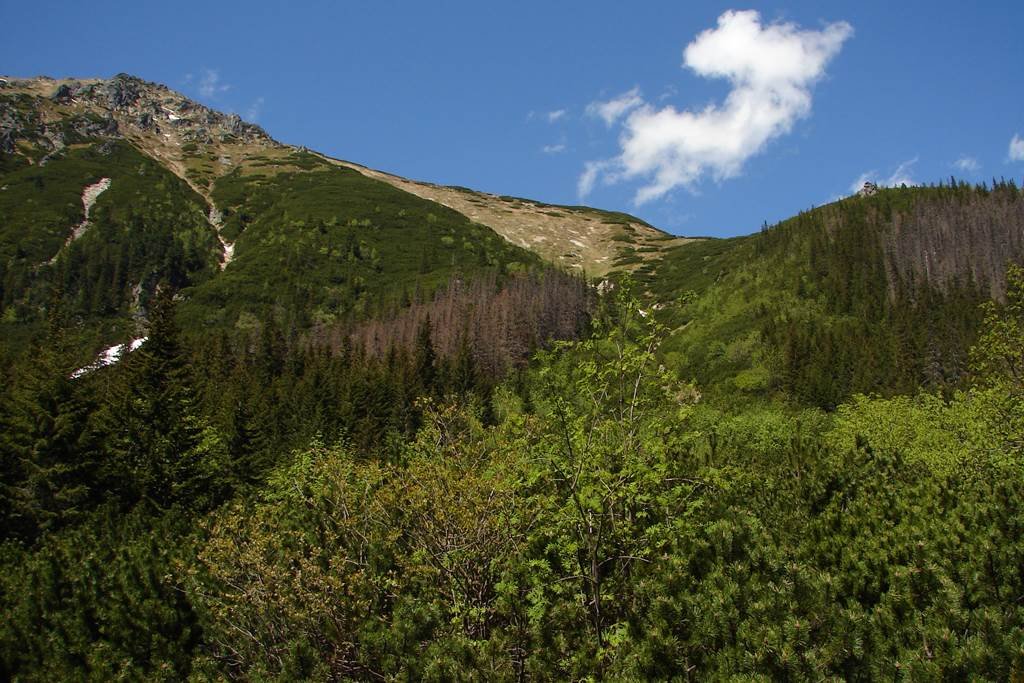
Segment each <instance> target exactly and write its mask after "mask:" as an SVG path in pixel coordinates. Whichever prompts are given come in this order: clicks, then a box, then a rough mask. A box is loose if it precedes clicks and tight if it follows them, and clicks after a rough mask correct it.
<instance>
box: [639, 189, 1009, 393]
mask: <svg viewBox="0 0 1024 683" xmlns="http://www.w3.org/2000/svg"><path fill="white" fill-rule="evenodd" d="M1022 226H1024V198H1022V197H1021V193H1020V191H1019V190H1018V188H1017V187H1016V186H1015V185H1014V184H1013V183H1012V182H1008V183H1005V182H1004V183H1002V184H997V185H996V186H994V187H972V186H969V185H966V184H963V183H953V184H947V185H938V186H933V187H915V188H902V189H883V190H881V191H879V193H878V194H876V195H874V196H852V197H848V198H846V199H842V200H840V201H838V202H835V203H832V204H829V205H827V206H823V207H820V208H816V209H812V210H810V211H807V212H802V213H801V214H800V215H798V216H796V217H794V218H791V219H789V220H786V221H783V222H781V223H779V224H778V225H775V226H771V227H768V226H766V227H765V229H764V230H763V231H762V232H760V233H758V234H754V235H750V236H746V237H739V238H733V239H728V240H706V241H703V242H700V243H697V244H693V245H686V246H683V247H679V248H676V249H673V250H672V251H671V252H669V253H668V254H666V255H665V257H664V258H663V259H661V260H659V261H657V262H656V263H654V264H652V265H650V266H645V267H644V268H642V269H641V270H639V271H638V272H637V274H636V279H637V281H638V283H639V284H640V285H642V286H643V287H644V288H645V289H648V290H650V292H651V294H652V295H653V299H654V302H655V303H654V304H653V305H654V307H655V308H658V309H661V310H660V313H659V317H660V318H661V319H663V320H664V322H665V323H666V325H668V326H669V327H670V329H671V330H673V331H672V333H671V335H670V336H669V338H668V339H667V340H666V343H665V345H664V349H665V353H666V355H667V356H668V357H669V358H671V359H673V365H675V366H677V367H679V368H680V371H681V372H682V374H683V375H684V376H686V377H690V378H695V379H697V380H698V381H699V383H700V384H701V385H702V386H707V387H711V388H712V391H714V392H717V393H719V394H720V395H727V396H730V397H731V400H735V399H736V398H737V397H739V396H747V397H751V398H753V397H760V398H764V397H767V396H771V395H775V396H785V397H789V398H797V399H800V400H802V401H805V402H807V403H809V404H811V405H817V406H821V407H824V408H829V409H832V408H834V407H835V406H836V405H838V404H839V403H840V402H842V401H843V400H845V399H847V398H849V397H850V396H852V395H853V394H855V393H865V394H867V393H875V394H882V395H892V394H896V393H913V392H914V391H916V390H917V389H918V388H919V387H922V386H923V387H928V388H931V389H943V390H946V391H951V390H952V389H953V388H955V387H959V386H962V385H963V382H964V381H965V379H966V376H967V365H968V350H969V349H970V347H971V345H972V344H973V343H974V339H975V334H976V330H977V327H978V325H979V323H980V311H979V308H978V307H979V305H980V304H981V303H983V302H984V301H987V300H989V299H990V298H991V299H996V300H1002V299H1003V298H1004V297H1005V290H1006V279H1005V277H1006V276H1005V272H1006V266H1007V264H1012V263H1017V264H1019V263H1021V262H1024V229H1022ZM684 295H685V296H687V297H688V298H687V299H686V301H685V303H684V305H683V306H679V305H676V302H678V301H679V299H680V297H681V296H684Z"/></svg>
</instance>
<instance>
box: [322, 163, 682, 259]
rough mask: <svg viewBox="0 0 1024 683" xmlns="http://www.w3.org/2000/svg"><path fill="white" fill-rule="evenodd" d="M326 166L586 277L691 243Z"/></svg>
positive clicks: (563, 209)
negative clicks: (375, 182) (427, 204)
mask: <svg viewBox="0 0 1024 683" xmlns="http://www.w3.org/2000/svg"><path fill="white" fill-rule="evenodd" d="M324 158H327V157H324ZM330 161H332V162H333V163H337V164H341V165H344V166H346V167H348V168H354V169H356V170H357V171H359V172H360V173H363V174H365V175H368V176H370V177H371V178H376V179H379V180H383V181H384V182H386V183H389V184H391V185H393V186H395V187H398V188H400V189H402V190H405V191H406V192H410V193H412V194H415V195H416V196H418V197H423V198H425V199H429V200H431V201H434V202H437V203H439V204H443V205H444V206H447V207H449V208H452V209H454V210H456V211H458V212H459V213H462V214H463V215H465V216H468V217H469V218H470V219H471V220H473V221H476V222H478V223H482V224H484V225H486V226H488V227H489V228H491V229H492V230H494V231H495V232H496V233H498V234H499V235H501V236H502V237H504V238H505V239H507V240H508V241H509V242H511V243H513V244H516V245H519V246H520V247H523V248H524V249H529V250H530V251H533V252H535V253H537V254H538V255H540V256H541V258H543V259H545V260H546V261H548V262H550V263H554V264H556V265H559V266H562V267H565V268H570V269H579V270H580V271H582V272H583V273H585V274H586V275H588V276H590V277H600V276H603V275H606V274H608V273H610V272H613V271H629V270H633V269H634V268H636V267H639V266H640V265H642V264H644V263H648V262H650V261H652V260H656V259H657V258H658V257H659V255H661V254H662V253H664V251H665V250H667V249H670V248H672V247H674V246H678V245H680V244H686V243H687V242H690V241H691V240H690V239H687V238H685V237H674V236H672V235H669V234H667V233H664V232H662V231H661V230H658V229H657V228H654V227H653V226H651V225H648V224H647V223H645V222H644V221H642V220H640V219H638V218H635V217H633V216H630V215H628V214H622V213H616V212H611V211H601V210H600V209H593V208H590V207H585V206H560V205H553V204H544V203H541V202H536V201H533V200H531V199H522V198H519V197H508V196H499V195H493V194H487V193H485V192H475V191H473V190H469V189H466V188H462V187H449V186H445V185H434V184H431V183H423V182H416V181H412V180H407V179H405V178H400V177H398V176H394V175H391V174H389V173H383V172H381V171H375V170H373V169H369V168H366V167H364V166H359V165H358V164H353V163H351V162H347V161H340V160H336V159H331V160H330Z"/></svg>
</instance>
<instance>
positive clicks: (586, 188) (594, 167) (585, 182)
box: [576, 161, 610, 197]
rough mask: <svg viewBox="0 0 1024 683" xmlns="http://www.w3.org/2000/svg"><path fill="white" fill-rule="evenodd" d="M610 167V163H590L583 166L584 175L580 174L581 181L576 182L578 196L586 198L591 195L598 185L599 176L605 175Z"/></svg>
mask: <svg viewBox="0 0 1024 683" xmlns="http://www.w3.org/2000/svg"><path fill="white" fill-rule="evenodd" d="M609 165H610V162H608V161H588V162H586V163H585V164H583V173H581V174H580V177H579V180H577V181H576V194H578V195H579V196H580V197H586V196H587V195H588V194H590V192H591V190H593V189H594V185H595V184H596V183H597V178H598V176H599V175H600V174H601V173H604V172H605V170H606V169H607V168H608V166H609Z"/></svg>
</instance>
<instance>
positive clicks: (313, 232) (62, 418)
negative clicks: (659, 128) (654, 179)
mask: <svg viewBox="0 0 1024 683" xmlns="http://www.w3.org/2000/svg"><path fill="white" fill-rule="evenodd" d="M0 86H2V87H0V219H2V221H0V286H2V290H0V296H2V305H3V314H2V318H0V343H2V348H0V351H2V352H0V373H2V378H3V384H4V392H2V395H0V611H2V613H3V614H4V616H5V618H4V619H3V620H2V622H0V679H3V680H14V681H20V680H26V681H53V680H84V679H88V680H161V681H163V680H167V681H172V680H241V681H251V680H280V681H293V680H316V681H348V680H373V681H379V680H428V681H451V680H488V681H491V680H494V681H517V682H518V681H524V680H558V681H561V680H594V681H597V680H627V681H632V680H691V679H695V680H854V681H871V680H1018V679H1020V678H1021V676H1022V673H1024V650H1022V649H1021V644H1022V643H1024V600H1022V598H1021V596H1024V572H1022V567H1024V476H1022V472H1024V371H1022V368H1024V196H1022V194H1021V191H1020V189H1019V188H1018V187H1017V186H1016V185H1015V184H1014V183H1013V182H1012V181H1009V182H1008V181H1000V182H996V183H995V184H994V185H992V186H987V185H967V184H964V183H960V182H956V181H950V183H948V184H940V185H936V186H928V187H913V188H907V187H902V188H899V189H881V190H879V191H878V192H876V193H874V194H871V195H865V196H860V195H857V196H852V197H848V198H844V199H842V200H839V201H837V202H834V203H831V204H828V205H826V206H823V207H818V208H814V209H811V210H808V211H806V212H801V213H800V214H798V215H797V216H794V217H792V218H790V219H787V220H785V221H782V222H780V223H779V224H777V225H774V226H765V227H764V229H763V230H762V231H761V232H760V233H758V234H753V235H749V236H745V237H738V238H733V239H726V240H718V239H700V240H687V239H683V238H673V237H670V236H668V235H665V234H663V233H661V232H660V231H658V230H656V229H655V228H653V227H652V226H649V225H647V224H645V223H643V222H642V221H640V220H639V219H635V218H633V217H631V216H626V215H622V214H617V213H609V212H603V211H600V210H597V209H590V208H587V207H559V206H550V205H545V204H542V203H538V202H533V201H530V200H525V199H516V198H512V197H502V196H494V195H489V194H484V193H479V192H474V191H471V190H466V189H463V188H454V187H443V186H437V185H431V184H428V183H423V182H418V181H411V180H406V179H403V178H399V177H396V176H392V175H389V174H386V173H382V172H379V171H374V170H371V169H367V168H365V167H362V166H358V165H357V164H353V163H350V162H344V161H338V160H334V159H329V158H326V157H324V156H322V155H319V154H316V153H314V152H310V151H308V150H305V149H303V148H294V147H289V146H285V145H281V144H279V143H277V142H275V141H274V140H272V139H271V138H270V137H269V136H267V134H266V133H265V132H264V131H262V130H261V129H260V128H258V127H256V126H253V125H251V124H246V123H244V122H242V121H241V120H240V119H238V117H236V116H232V115H224V114H220V113H217V112H215V111H213V110H210V109H208V108H206V107H203V106H201V105H198V104H196V103H194V102H191V101H189V100H187V99H186V98H184V97H182V96H181V95H178V94H176V93H174V92H173V91H170V90H168V89H166V88H164V87H163V86H159V85H156V84H151V83H146V82H143V81H140V80H139V79H135V78H133V77H130V76H124V75H121V76H117V77H115V78H113V79H110V80H94V81H72V80H62V81H54V80H50V79H30V80H17V79H0ZM129 340H131V342H130V343H129ZM103 349H106V350H105V351H103ZM98 353H99V360H97V361H95V362H94V359H97V354H98ZM115 361H116V362H115Z"/></svg>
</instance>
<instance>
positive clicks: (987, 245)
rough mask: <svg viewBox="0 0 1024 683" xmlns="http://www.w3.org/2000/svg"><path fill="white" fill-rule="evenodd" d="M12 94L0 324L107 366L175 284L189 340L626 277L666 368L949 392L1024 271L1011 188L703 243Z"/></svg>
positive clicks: (57, 95) (248, 127)
mask: <svg viewBox="0 0 1024 683" xmlns="http://www.w3.org/2000/svg"><path fill="white" fill-rule="evenodd" d="M0 86H2V88H0V149H2V150H3V152H4V154H3V155H2V157H0V158H2V166H0V170H2V176H0V210H2V212H3V216H4V219H5V220H4V223H3V225H2V226H0V268H2V272H0V276H2V277H0V282H2V285H0V286H2V291H0V295H2V305H3V317H2V320H3V323H2V328H0V329H2V330H4V334H5V336H6V337H7V338H9V339H12V340H16V339H19V338H21V339H23V338H24V335H25V334H26V333H25V329H27V328H26V325H25V323H29V326H28V327H29V328H30V327H31V323H32V322H33V321H39V320H41V317H40V313H39V312H40V311H41V310H42V309H43V308H44V307H45V305H46V302H47V301H48V297H51V296H52V295H53V294H52V293H53V292H54V291H59V292H60V296H61V297H62V299H63V300H65V301H68V302H70V303H71V305H72V307H73V309H74V311H75V312H76V314H77V315H79V316H80V317H83V319H85V320H87V321H91V322H92V323H93V326H94V328H95V331H94V332H93V333H92V336H91V337H90V339H92V341H91V347H92V349H93V351H95V350H98V349H99V348H100V347H101V346H103V345H109V344H113V343H115V342H117V343H123V342H126V341H127V340H128V339H129V338H134V337H136V336H138V334H140V332H139V331H138V330H136V329H135V328H137V327H139V322H140V321H141V320H142V318H143V317H144V312H145V306H146V302H147V300H148V299H149V297H151V296H152V294H153V292H154V290H155V287H156V285H157V283H159V282H161V281H167V282H169V283H171V284H172V285H173V286H174V287H175V288H177V289H179V290H180V291H181V292H182V295H183V296H184V297H185V303H184V305H183V306H182V307H181V311H180V315H181V317H182V320H183V321H184V322H185V327H186V330H189V331H192V332H196V331H199V330H204V329H205V330H211V329H232V328H234V327H238V326H240V325H241V326H246V325H248V326H250V327H251V326H252V322H251V321H252V320H254V319H255V320H262V319H266V318H267V317H268V316H274V317H275V318H276V319H277V320H278V321H279V322H281V323H282V324H283V325H284V326H285V327H287V328H296V329H305V328H309V327H310V326H311V325H325V324H326V325H332V324H337V323H341V322H346V321H348V322H356V321H359V320H369V319H373V318H375V317H380V316H382V315H384V316H387V315H391V313H392V311H393V310H394V309H395V307H397V306H401V305H403V302H408V301H410V300H412V299H418V300H425V299H429V298H430V297H431V296H432V295H433V294H432V293H433V292H435V291H438V290H439V289H440V288H442V287H444V286H446V283H448V282H449V281H450V279H451V278H452V277H455V276H456V275H462V276H471V275H473V274H474V273H480V274H483V273H485V272H496V273H507V272H517V271H521V270H524V269H531V268H536V267H539V266H540V264H541V263H542V262H546V263H549V264H552V265H554V266H557V267H559V268H562V269H565V270H567V271H569V272H575V273H580V274H585V275H586V276H589V277H611V278H612V279H613V280H614V279H620V278H621V277H622V276H624V275H627V274H628V275H629V276H630V277H631V278H632V279H633V280H635V281H636V282H637V284H638V285H639V286H640V293H641V294H643V295H644V296H646V297H649V298H650V299H651V302H650V304H651V306H652V309H653V310H654V311H656V312H657V316H658V317H659V318H660V319H662V320H664V321H665V322H666V324H668V325H670V327H671V328H672V329H673V330H674V332H673V333H672V334H671V335H670V338H669V339H668V340H667V343H666V345H665V350H666V353H667V354H668V358H669V359H671V360H672V364H673V366H674V367H676V368H677V369H678V370H679V372H681V373H683V374H686V375H688V376H691V377H693V378H695V379H698V380H699V381H700V382H701V383H702V384H704V385H707V386H709V387H718V388H719V389H721V388H722V387H726V386H728V387H730V389H729V390H730V391H733V390H735V391H737V392H738V393H739V394H740V395H748V394H749V395H751V396H754V397H759V396H760V397H763V396H766V395H772V394H773V393H777V392H780V391H781V392H783V393H784V394H785V395H787V396H794V395H795V396H799V397H802V398H803V399H804V400H807V401H809V402H811V403H814V404H818V405H822V406H825V407H829V406H834V405H836V403H837V402H838V401H841V400H843V399H844V398H845V397H847V396H849V395H851V394H853V393H856V392H871V391H880V392H882V393H892V392H899V391H902V392H905V391H909V390H912V389H913V388H914V387H917V386H936V387H952V386H956V385H957V383H958V382H960V381H961V379H962V378H963V376H964V368H965V363H966V354H967V349H968V348H969V346H970V342H971V339H972V332H971V330H973V329H974V328H975V327H976V323H977V319H976V313H975V312H976V310H977V304H978V303H980V302H981V301H983V300H985V299H987V298H989V297H990V296H992V297H995V298H997V299H998V298H1000V297H1001V296H1002V293H1003V291H1004V289H1005V282H1004V276H1003V272H1004V269H1005V264H1006V263H1007V262H1020V261H1021V259H1022V258H1024V246H1022V238H1021V229H1020V226H1021V225H1022V223H1024V220H1022V217H1021V213H1020V212H1021V207H1022V203H1021V202H1020V201H1018V198H1019V193H1018V191H1017V189H1016V187H1015V186H1013V185H1012V183H1010V184H1005V183H1003V184H999V183H997V184H996V185H995V186H993V187H992V188H972V187H968V186H966V185H963V184H961V183H957V182H956V181H953V182H952V183H951V184H949V185H946V186H940V187H933V188H904V189H884V188H883V189H878V188H874V191H872V192H865V193H858V195H856V196H853V197H849V198H847V199H843V200H841V201H839V202H836V203H833V204H830V205H828V206H825V207H821V208H818V209H813V210H811V211H808V212H805V213H802V214H801V215H800V216H797V217H795V218H794V219H791V220H789V221H784V222H782V223H781V224H779V225H778V226H774V227H772V228H771V229H766V230H764V231H762V232H761V233H760V234H756V235H751V236H749V237H743V238H735V239H731V240H712V239H706V240H689V239H685V238H678V237H672V236H670V235H667V234H665V233H663V232H661V231H659V230H657V229H656V228H653V227H652V226H650V225H648V224H647V223H645V222H644V221H642V220H640V219H637V218H634V217H632V216H629V215H626V214H621V213H615V212H607V211H601V210H598V209H592V208H588V207H570V206H554V205H548V204H544V203H541V202H536V201H532V200H528V199H519V198H515V197H507V196H496V195H491V194H487V193H481V192H475V191H473V190H469V189H466V188H459V187H447V186H441V185H434V184H430V183H424V182H418V181H413V180H408V179H405V178H401V177H398V176H395V175H392V174H388V173H384V172H381V171H377V170H373V169H369V168H366V167H364V166H361V165H359V164H355V163H352V162H348V161H342V160H337V159H331V158H329V157H326V156H324V155H322V154H317V153H315V152H312V151H309V150H307V149H305V148H296V147H291V146H288V145H283V144H280V143H278V142H276V141H274V140H273V139H272V138H271V137H270V136H268V135H267V133H266V132H265V131H263V130H262V129H261V128H259V127H258V126H256V125H253V124H250V123H246V122H244V121H242V120H241V119H240V118H239V117H238V116H237V115H234V114H223V113H220V112H217V111H214V110H212V109H210V108H208V107H205V106H203V105H201V104H198V103H196V102H193V101H191V100H189V99H188V98H186V97H184V96H182V95H180V94H178V93H175V92H174V91H172V90H170V89H168V88H166V87H164V86H162V85H158V84H154V83H148V82H145V81H142V80H140V79H137V78H134V77H132V76H127V75H124V74H121V75H118V76H115V77H114V78H111V79H109V80H71V79H63V80H53V79H47V78H36V79H11V78H5V79H2V80H0ZM684 292H691V293H692V297H691V299H690V300H689V302H688V303H687V304H686V305H685V306H680V305H678V299H679V297H680V295H681V294H683V293H684ZM15 345H16V344H15ZM871 349H877V350H878V351H877V353H875V352H874V351H871ZM837 373H838V374H837Z"/></svg>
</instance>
